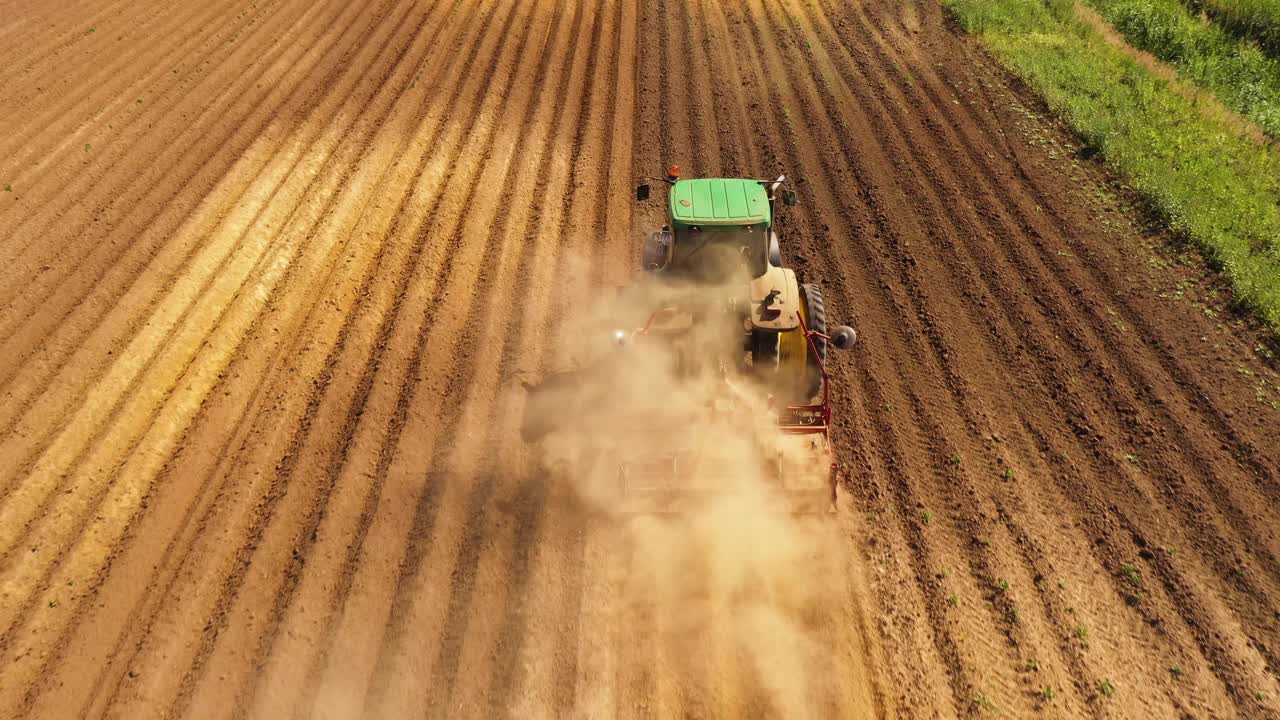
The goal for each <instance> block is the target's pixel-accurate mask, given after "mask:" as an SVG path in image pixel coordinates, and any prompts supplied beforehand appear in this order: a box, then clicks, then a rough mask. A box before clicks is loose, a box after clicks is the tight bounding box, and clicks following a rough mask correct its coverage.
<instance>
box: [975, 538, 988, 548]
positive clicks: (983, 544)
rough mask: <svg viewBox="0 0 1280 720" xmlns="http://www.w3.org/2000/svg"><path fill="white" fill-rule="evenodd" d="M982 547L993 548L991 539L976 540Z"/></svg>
mask: <svg viewBox="0 0 1280 720" xmlns="http://www.w3.org/2000/svg"><path fill="white" fill-rule="evenodd" d="M974 539H975V540H977V541H978V544H979V545H981V546H982V547H991V539H990V538H985V537H979V538H974Z"/></svg>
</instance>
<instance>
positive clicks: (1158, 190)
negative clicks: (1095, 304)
mask: <svg viewBox="0 0 1280 720" xmlns="http://www.w3.org/2000/svg"><path fill="white" fill-rule="evenodd" d="M946 4H947V6H948V7H949V8H950V9H951V11H952V12H953V13H954V15H955V16H956V18H957V19H958V20H959V22H960V24H961V25H962V26H963V27H964V28H965V29H966V30H967V31H969V32H970V33H973V34H975V35H977V36H978V37H979V38H980V39H981V40H982V42H983V43H984V44H985V45H986V46H987V47H988V48H989V49H990V50H991V51H992V52H993V54H994V55H995V56H996V57H997V58H998V59H999V60H1000V61H1001V62H1002V63H1004V64H1005V65H1006V66H1007V67H1008V68H1010V70H1012V71H1013V72H1014V73H1015V74H1016V75H1018V76H1019V77H1020V78H1022V79H1023V81H1024V82H1026V83H1027V84H1028V85H1029V86H1030V87H1031V88H1033V89H1034V90H1035V91H1036V92H1038V93H1039V94H1040V95H1041V96H1042V97H1043V98H1044V99H1045V101H1046V102H1047V103H1048V105H1049V107H1050V108H1052V109H1053V110H1054V111H1055V112H1057V113H1060V114H1061V115H1062V116H1063V117H1065V118H1066V120H1067V121H1068V122H1069V123H1070V124H1071V125H1072V126H1073V127H1074V128H1075V129H1076V131H1077V132H1078V133H1079V134H1080V135H1081V136H1082V137H1083V138H1084V141H1085V142H1086V143H1087V144H1088V146H1089V147H1090V148H1091V149H1092V150H1094V151H1096V152H1097V153H1099V154H1100V155H1101V156H1102V157H1103V158H1105V159H1106V161H1107V162H1108V163H1109V164H1110V165H1111V166H1112V167H1113V168H1115V169H1116V170H1117V171H1118V172H1119V173H1120V174H1121V175H1122V176H1123V177H1124V178H1126V179H1127V181H1128V183H1129V185H1131V186H1132V187H1133V188H1134V189H1135V190H1137V191H1138V192H1139V193H1140V194H1141V195H1143V196H1144V197H1145V198H1147V200H1148V201H1149V202H1150V203H1151V205H1152V207H1153V208H1154V210H1155V211H1156V212H1157V213H1158V214H1159V215H1160V216H1161V219H1162V220H1163V221H1164V222H1165V224H1167V225H1168V226H1169V228H1170V229H1172V230H1173V231H1174V232H1175V233H1177V234H1179V235H1181V236H1184V237H1187V238H1189V239H1191V240H1192V241H1194V242H1195V243H1196V244H1198V245H1199V246H1200V247H1201V248H1202V250H1203V252H1204V253H1205V255H1206V257H1207V258H1208V259H1209V261H1210V263H1211V264H1212V265H1213V266H1214V267H1215V268H1216V269H1218V270H1219V271H1221V272H1223V273H1224V274H1225V275H1226V276H1227V278H1228V279H1229V280H1230V282H1231V284H1232V286H1233V287H1234V289H1235V291H1236V296H1237V298H1238V300H1239V302H1241V303H1242V304H1243V305H1245V306H1246V307H1248V308H1251V309H1253V310H1254V311H1255V312H1257V313H1258V314H1259V315H1261V316H1262V318H1263V319H1264V320H1265V321H1266V322H1267V323H1268V324H1269V325H1270V326H1271V327H1272V328H1273V329H1274V330H1280V156H1277V154H1276V152H1275V151H1274V150H1272V149H1271V148H1270V147H1269V146H1262V145H1259V144H1257V143H1254V142H1252V141H1250V140H1249V139H1247V138H1245V137H1243V136H1242V135H1241V134H1240V132H1239V131H1238V130H1235V129H1232V128H1229V127H1227V126H1226V125H1225V124H1224V123H1223V122H1221V121H1217V120H1213V119H1210V118H1209V117H1208V116H1206V115H1205V114H1203V113H1201V112H1200V111H1198V110H1197V109H1196V107H1195V106H1194V105H1193V104H1192V101H1190V100H1188V99H1187V98H1185V97H1183V96H1182V95H1181V94H1179V93H1178V92H1177V91H1176V90H1175V89H1173V88H1171V87H1170V86H1169V84H1168V82H1166V81H1164V80H1162V79H1160V78H1157V77H1155V76H1154V75H1153V74H1152V72H1151V71H1150V70H1149V69H1147V68H1146V67H1144V66H1142V65H1141V64H1140V63H1138V62H1137V61H1136V60H1134V59H1133V58H1131V57H1129V56H1128V55H1126V54H1125V53H1123V52H1122V51H1120V50H1119V49H1117V48H1114V47H1112V46H1111V45H1109V44H1107V42H1106V40H1105V39H1104V38H1102V37H1101V36H1100V35H1099V34H1098V33H1097V31H1095V30H1093V29H1092V28H1090V27H1087V26H1086V25H1085V24H1084V23H1083V22H1081V21H1080V20H1078V19H1077V18H1076V16H1075V15H1074V12H1073V3H1072V2H1071V1H1070V0H1049V3H1048V4H1047V5H1046V3H1045V2H1043V0H946Z"/></svg>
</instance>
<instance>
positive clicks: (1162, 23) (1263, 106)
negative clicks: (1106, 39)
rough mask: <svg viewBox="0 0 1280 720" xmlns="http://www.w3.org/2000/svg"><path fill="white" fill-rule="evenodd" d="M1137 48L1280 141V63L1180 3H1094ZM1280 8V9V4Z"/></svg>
mask: <svg viewBox="0 0 1280 720" xmlns="http://www.w3.org/2000/svg"><path fill="white" fill-rule="evenodd" d="M1088 3H1089V4H1090V5H1092V6H1094V7H1095V8H1097V9H1098V11H1099V12H1100V13H1102V16H1103V18H1104V19H1106V21H1107V22H1108V23H1110V24H1111V25H1112V26H1113V27H1114V28H1115V29H1116V30H1117V31H1118V32H1120V34H1121V35H1123V36H1124V37H1125V39H1126V40H1128V41H1129V43H1130V44H1132V45H1134V46H1135V47H1138V48H1141V49H1142V50H1146V51H1147V52H1149V53H1151V54H1152V55H1155V56H1156V57H1158V58H1160V59H1161V60H1164V61H1165V62H1168V63H1169V64H1171V65H1173V66H1174V67H1175V68H1177V70H1178V74H1179V75H1181V76H1182V77H1184V78H1186V79H1187V80H1189V81H1191V82H1193V83H1195V84H1196V85H1199V86H1200V87H1203V88H1206V89H1208V90H1211V91H1213V93H1214V94H1215V95H1217V97H1218V98H1219V99H1220V100H1221V101H1222V103H1223V104H1224V105H1226V106H1227V107H1229V108H1231V109H1232V110H1235V111H1236V112H1238V113H1240V114H1241V115H1244V116H1245V117H1247V118H1248V119H1250V120H1252V121H1253V122H1255V123H1257V124H1258V126H1259V127H1261V128H1262V129H1263V131H1264V132H1266V133H1267V134H1268V135H1270V136H1272V137H1280V61H1277V60H1276V59H1275V58H1272V57H1269V56H1267V54H1266V53H1263V52H1261V51H1260V50H1259V49H1258V47H1257V45H1254V44H1253V43H1251V42H1243V41H1241V40H1239V39H1238V38H1236V37H1234V36H1232V35H1231V34H1229V33H1228V32H1226V31H1225V30H1223V29H1222V28H1220V27H1218V26H1217V25H1213V24H1207V23H1204V22H1202V21H1201V20H1200V18H1199V17H1198V16H1197V15H1195V14H1193V13H1192V12H1191V11H1190V10H1189V9H1188V7H1187V6H1186V5H1184V4H1183V3H1182V2H1180V1H1179V0H1088ZM1276 7H1278V8H1280V5H1276Z"/></svg>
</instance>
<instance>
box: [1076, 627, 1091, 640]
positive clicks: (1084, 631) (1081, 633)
mask: <svg viewBox="0 0 1280 720" xmlns="http://www.w3.org/2000/svg"><path fill="white" fill-rule="evenodd" d="M1072 632H1074V633H1075V635H1076V637H1078V638H1080V639H1081V640H1084V639H1085V638H1087V637H1089V628H1087V627H1085V626H1083V625H1077V626H1076V629H1075V630H1073V631H1072Z"/></svg>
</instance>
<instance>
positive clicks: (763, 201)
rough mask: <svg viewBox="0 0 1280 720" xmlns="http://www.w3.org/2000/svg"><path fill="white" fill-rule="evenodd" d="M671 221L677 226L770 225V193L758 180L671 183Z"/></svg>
mask: <svg viewBox="0 0 1280 720" xmlns="http://www.w3.org/2000/svg"><path fill="white" fill-rule="evenodd" d="M670 197H671V221H672V222H674V223H675V224H677V225H758V224H760V223H764V224H766V225H768V224H769V222H770V218H769V194H768V193H767V192H765V188H764V186H763V185H761V184H760V183H759V182H757V181H755V180H743V179H738V178H732V179H726V178H698V179H695V180H679V181H677V182H676V184H675V185H672V186H671V193H670Z"/></svg>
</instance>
